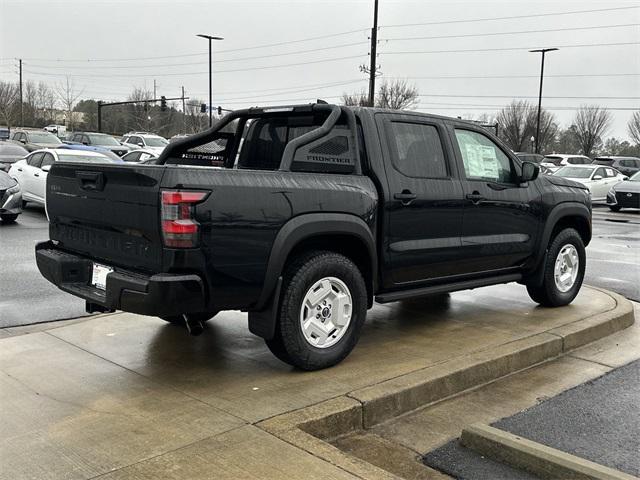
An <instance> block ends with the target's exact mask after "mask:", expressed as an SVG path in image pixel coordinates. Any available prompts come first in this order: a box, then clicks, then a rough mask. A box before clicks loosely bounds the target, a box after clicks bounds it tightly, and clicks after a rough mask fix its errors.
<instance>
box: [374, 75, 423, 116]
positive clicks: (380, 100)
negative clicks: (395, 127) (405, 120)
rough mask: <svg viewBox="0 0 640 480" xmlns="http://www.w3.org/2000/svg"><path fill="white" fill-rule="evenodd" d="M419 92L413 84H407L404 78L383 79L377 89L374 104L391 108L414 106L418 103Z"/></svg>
mask: <svg viewBox="0 0 640 480" xmlns="http://www.w3.org/2000/svg"><path fill="white" fill-rule="evenodd" d="M418 97H419V92H418V89H417V88H416V86H415V85H409V84H408V83H407V81H406V80H397V79H396V80H391V81H390V82H389V81H385V82H384V83H383V84H382V85H380V88H379V89H378V95H377V97H376V106H377V107H379V108H388V109H391V110H406V109H410V108H414V107H415V105H416V104H417V103H418Z"/></svg>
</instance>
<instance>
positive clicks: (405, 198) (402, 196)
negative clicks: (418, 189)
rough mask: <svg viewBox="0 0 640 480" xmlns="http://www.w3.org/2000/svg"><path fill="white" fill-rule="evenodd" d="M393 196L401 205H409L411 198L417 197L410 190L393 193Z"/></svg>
mask: <svg viewBox="0 0 640 480" xmlns="http://www.w3.org/2000/svg"><path fill="white" fill-rule="evenodd" d="M393 198H394V199H396V200H400V201H401V202H402V204H403V205H409V204H410V203H411V202H412V201H413V200H415V199H416V198H417V195H416V194H415V193H412V192H411V190H403V191H402V193H394V194H393Z"/></svg>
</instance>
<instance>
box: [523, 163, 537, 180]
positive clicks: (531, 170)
mask: <svg viewBox="0 0 640 480" xmlns="http://www.w3.org/2000/svg"><path fill="white" fill-rule="evenodd" d="M539 174H540V166H539V165H538V164H537V163H533V162H522V175H521V176H520V183H526V182H531V181H533V180H535V179H536V178H538V175H539Z"/></svg>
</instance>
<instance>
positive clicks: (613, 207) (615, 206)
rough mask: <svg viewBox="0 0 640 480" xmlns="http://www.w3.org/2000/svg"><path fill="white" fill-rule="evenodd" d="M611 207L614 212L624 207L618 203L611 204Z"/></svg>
mask: <svg viewBox="0 0 640 480" xmlns="http://www.w3.org/2000/svg"><path fill="white" fill-rule="evenodd" d="M609 208H610V209H611V211H612V212H619V211H620V209H621V208H622V207H620V206H618V205H609Z"/></svg>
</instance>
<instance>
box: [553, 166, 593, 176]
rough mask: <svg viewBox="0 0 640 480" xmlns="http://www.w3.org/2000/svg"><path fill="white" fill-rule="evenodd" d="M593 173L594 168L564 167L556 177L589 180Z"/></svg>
mask: <svg viewBox="0 0 640 480" xmlns="http://www.w3.org/2000/svg"><path fill="white" fill-rule="evenodd" d="M591 172H593V168H580V167H562V168H561V169H560V170H558V171H557V172H556V173H555V175H556V176H557V177H567V178H589V177H590V176H591Z"/></svg>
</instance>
